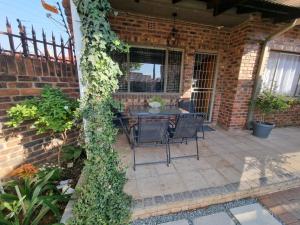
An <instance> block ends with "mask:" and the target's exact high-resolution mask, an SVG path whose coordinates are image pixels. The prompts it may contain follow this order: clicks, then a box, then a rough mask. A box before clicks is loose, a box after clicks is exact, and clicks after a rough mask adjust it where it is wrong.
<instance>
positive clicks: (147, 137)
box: [137, 115, 169, 143]
mask: <svg viewBox="0 0 300 225" xmlns="http://www.w3.org/2000/svg"><path fill="white" fill-rule="evenodd" d="M168 124H169V118H167V117H162V116H152V115H151V116H139V117H138V126H137V127H138V132H137V142H138V143H155V142H160V143H165V141H166V135H167V132H168Z"/></svg>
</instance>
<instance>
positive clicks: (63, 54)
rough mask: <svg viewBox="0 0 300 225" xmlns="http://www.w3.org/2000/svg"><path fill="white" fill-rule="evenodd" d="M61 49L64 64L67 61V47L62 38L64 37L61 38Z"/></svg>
mask: <svg viewBox="0 0 300 225" xmlns="http://www.w3.org/2000/svg"><path fill="white" fill-rule="evenodd" d="M60 47H61V56H62V60H63V62H65V61H66V57H65V46H64V40H63V38H62V36H60Z"/></svg>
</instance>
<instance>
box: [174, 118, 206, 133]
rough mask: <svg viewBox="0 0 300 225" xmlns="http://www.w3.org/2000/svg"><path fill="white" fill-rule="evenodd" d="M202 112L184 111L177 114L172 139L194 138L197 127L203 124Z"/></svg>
mask: <svg viewBox="0 0 300 225" xmlns="http://www.w3.org/2000/svg"><path fill="white" fill-rule="evenodd" d="M203 122H204V117H203V114H199V113H186V114H180V115H179V116H178V119H177V122H176V126H175V130H174V133H173V137H172V138H174V139H180V138H195V137H197V131H198V130H199V127H201V126H202V125H203Z"/></svg>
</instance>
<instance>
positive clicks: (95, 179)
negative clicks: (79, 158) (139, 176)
mask: <svg viewBox="0 0 300 225" xmlns="http://www.w3.org/2000/svg"><path fill="white" fill-rule="evenodd" d="M74 3H75V5H76V7H77V11H78V13H79V16H80V19H81V30H82V35H83V39H82V42H83V46H82V48H83V49H82V53H81V54H82V55H81V59H80V66H81V71H82V75H83V79H82V82H83V85H84V97H83V98H82V100H81V109H82V113H83V117H84V118H85V119H86V121H87V123H86V126H85V136H86V138H85V140H86V143H85V149H86V151H87V161H86V165H85V167H84V171H83V173H84V174H85V184H84V185H83V186H82V188H80V190H79V192H78V194H79V198H78V200H77V202H76V203H75V206H74V208H73V218H72V219H71V221H70V224H74V225H75V224H76V225H80V224H84V225H89V224H97V225H101V224H102V225H123V224H128V221H129V219H130V204H131V198H130V197H129V196H128V195H126V194H125V193H124V192H123V188H124V185H125V182H126V178H125V172H124V170H123V169H122V167H121V165H120V161H119V158H118V155H117V153H116V151H115V150H114V149H113V143H114V141H115V138H116V133H117V131H116V129H115V128H114V127H113V124H112V116H113V114H112V112H111V105H112V102H113V99H112V93H114V92H115V90H116V89H117V88H118V79H117V78H118V76H119V74H121V71H120V69H119V66H118V64H117V63H115V62H114V61H113V60H112V58H111V57H110V55H111V54H112V52H114V51H127V49H128V47H127V46H126V45H125V44H123V43H122V42H121V41H120V40H119V39H118V37H117V35H116V34H115V33H114V32H113V31H112V30H111V28H110V24H109V22H108V19H107V16H108V14H109V13H112V8H111V6H110V4H109V2H108V0H74Z"/></svg>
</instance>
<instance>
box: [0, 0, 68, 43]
mask: <svg viewBox="0 0 300 225" xmlns="http://www.w3.org/2000/svg"><path fill="white" fill-rule="evenodd" d="M45 1H46V2H47V3H48V4H51V5H55V6H57V5H56V2H57V0H45ZM58 2H59V3H61V0H58ZM61 7H62V5H61ZM62 10H63V13H64V9H63V7H62ZM46 13H50V12H48V11H46V10H45V9H44V8H43V7H42V4H41V1H40V0H0V31H6V25H5V24H6V17H8V19H9V21H10V23H11V24H12V29H13V33H18V23H17V21H16V20H17V18H19V19H20V20H21V22H22V24H23V25H24V26H25V27H26V31H27V33H28V34H29V33H30V32H31V26H32V25H33V27H34V28H35V31H36V36H37V39H41V36H42V29H44V31H45V33H46V36H47V40H48V41H50V40H51V34H52V32H53V33H54V35H55V37H56V40H57V42H58V40H60V36H62V37H63V38H64V41H67V39H68V35H67V33H66V31H65V28H64V27H63V26H62V25H59V24H58V23H56V22H54V21H53V20H51V19H49V18H47V17H46ZM51 14H52V16H53V18H55V19H56V20H57V21H59V22H61V23H62V18H61V16H60V15H59V14H53V13H51ZM6 39H7V36H5V37H4V36H3V35H1V34H0V43H1V46H2V48H5V47H6V46H7V40H6ZM58 43H59V42H58Z"/></svg>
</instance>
